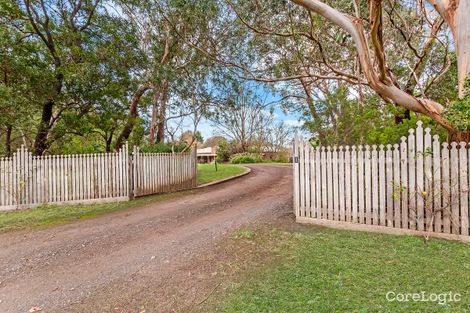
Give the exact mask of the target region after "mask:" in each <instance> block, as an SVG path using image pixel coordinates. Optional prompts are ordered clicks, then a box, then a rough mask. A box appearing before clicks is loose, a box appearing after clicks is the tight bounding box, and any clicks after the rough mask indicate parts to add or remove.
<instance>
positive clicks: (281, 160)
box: [271, 153, 289, 163]
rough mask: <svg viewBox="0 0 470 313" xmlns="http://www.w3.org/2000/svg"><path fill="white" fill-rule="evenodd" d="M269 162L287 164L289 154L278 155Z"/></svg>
mask: <svg viewBox="0 0 470 313" xmlns="http://www.w3.org/2000/svg"><path fill="white" fill-rule="evenodd" d="M271 161H273V162H275V163H289V154H287V153H278V154H276V155H275V156H274V157H273V158H272V159H271Z"/></svg>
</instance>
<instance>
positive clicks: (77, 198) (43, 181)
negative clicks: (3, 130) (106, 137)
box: [0, 144, 196, 210]
mask: <svg viewBox="0 0 470 313" xmlns="http://www.w3.org/2000/svg"><path fill="white" fill-rule="evenodd" d="M195 184H196V160H195V156H194V154H192V153H181V154H179V153H178V154H170V153H158V154H157V153H154V154H145V153H140V152H139V151H138V149H137V148H134V153H133V155H129V153H128V146H127V144H126V145H125V146H123V147H122V148H121V149H120V150H119V151H118V152H116V153H102V154H82V155H52V156H33V155H32V154H31V152H28V151H27V150H26V149H25V148H24V147H21V148H20V149H18V150H17V151H16V152H15V153H14V154H13V156H12V157H9V158H0V210H11V209H16V208H24V207H32V206H36V205H40V204H46V203H50V204H62V203H88V202H109V201H123V200H129V199H130V198H131V197H133V196H143V195H148V194H154V193H160V192H170V191H177V190H181V189H186V188H191V187H193V186H195Z"/></svg>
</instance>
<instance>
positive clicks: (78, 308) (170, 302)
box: [0, 165, 292, 313]
mask: <svg viewBox="0 0 470 313" xmlns="http://www.w3.org/2000/svg"><path fill="white" fill-rule="evenodd" d="M250 167H251V168H252V173H250V174H248V175H246V176H244V177H241V178H238V179H235V180H233V181H229V182H225V183H222V184H220V185H216V186H212V187H207V188H203V189H200V190H197V191H194V192H192V193H190V194H184V195H181V196H179V197H176V198H175V199H172V200H169V201H165V202H158V203H155V204H149V205H146V206H144V207H139V208H132V209H128V210H124V211H120V212H116V213H112V214H107V215H103V216H100V217H96V218H91V219H86V220H80V221H77V222H74V223H71V224H66V225H60V226H54V227H49V228H42V229H35V230H30V231H17V232H11V233H6V234H2V235H0V301H1V302H0V312H5V313H6V312H28V311H29V310H30V309H31V308H32V307H35V306H37V307H40V308H41V309H42V311H41V312H108V311H110V312H144V311H145V312H168V311H191V306H189V307H188V303H189V304H191V303H197V302H198V301H199V300H198V299H199V298H202V299H203V298H204V297H205V296H206V294H207V291H208V290H210V288H211V286H210V285H209V284H208V283H207V282H208V281H210V276H211V275H217V272H215V274H214V273H212V272H211V271H212V268H211V266H212V265H213V263H214V260H212V253H213V251H214V250H216V248H218V247H219V248H220V245H223V244H224V240H225V239H226V238H227V234H228V233H230V232H232V231H233V230H235V229H236V228H238V227H240V226H242V225H245V224H249V223H254V222H269V221H270V220H272V219H276V218H278V217H279V216H282V215H285V214H286V213H287V212H289V210H290V208H291V201H292V191H291V188H292V187H291V184H292V171H291V168H290V167H289V166H283V165H254V166H250ZM211 273H212V274H211ZM206 278H207V279H206ZM190 298H191V299H190Z"/></svg>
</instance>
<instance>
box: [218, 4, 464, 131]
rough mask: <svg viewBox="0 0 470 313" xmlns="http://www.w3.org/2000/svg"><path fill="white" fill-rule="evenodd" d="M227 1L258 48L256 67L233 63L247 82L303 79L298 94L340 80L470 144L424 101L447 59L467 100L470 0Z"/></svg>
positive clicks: (441, 108)
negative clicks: (426, 119)
mask: <svg viewBox="0 0 470 313" xmlns="http://www.w3.org/2000/svg"><path fill="white" fill-rule="evenodd" d="M227 3H228V5H229V6H230V7H231V8H232V10H233V11H234V12H235V14H236V15H237V17H238V20H239V22H240V23H241V24H243V25H244V26H245V27H247V29H250V30H251V31H252V32H253V34H254V35H253V38H256V40H257V41H261V42H262V43H256V44H255V46H256V47H257V49H258V51H259V52H260V53H259V54H258V55H259V57H260V58H259V60H258V62H257V63H256V66H255V67H250V66H247V65H246V64H237V67H238V68H239V69H241V70H242V72H244V73H245V75H246V76H247V77H248V78H251V79H255V80H259V81H265V82H279V81H289V82H295V80H298V81H299V80H300V82H299V84H298V85H297V86H298V87H300V88H303V87H304V85H308V86H314V87H315V84H316V82H319V81H322V80H328V81H332V80H337V81H343V82H346V83H349V84H351V85H352V86H354V88H356V89H357V93H358V95H359V96H361V94H362V92H363V91H366V92H371V91H373V92H375V93H376V94H377V95H379V96H380V98H381V99H382V101H384V102H386V103H392V104H394V105H397V106H399V107H402V108H404V109H406V110H410V111H413V112H416V113H419V114H424V115H427V116H429V117H430V118H431V119H432V120H434V121H435V122H436V123H438V124H439V125H441V126H442V127H444V128H445V129H446V130H447V131H448V132H449V134H450V135H451V136H452V137H454V138H455V139H457V140H459V139H469V138H468V135H469V133H468V132H466V131H461V130H460V129H457V128H456V125H455V123H454V122H453V121H452V120H449V119H448V117H447V116H446V106H448V104H447V103H439V102H437V101H436V100H435V99H433V98H431V97H429V96H428V94H430V91H431V89H432V88H434V87H435V86H436V85H437V82H440V81H441V80H442V78H443V77H444V76H445V74H446V73H447V72H448V71H449V69H450V68H451V66H452V54H455V55H456V59H457V68H458V86H459V87H458V94H459V96H460V97H463V96H464V95H465V91H464V87H463V86H464V80H465V77H466V75H467V74H468V71H469V66H468V63H469V62H468V49H469V47H468V42H470V40H469V36H470V35H469V34H470V32H469V31H468V28H469V26H468V24H470V23H469V22H468V19H466V18H464V14H465V12H468V7H469V3H468V1H460V2H455V1H445V0H442V1H440V0H439V1H429V2H428V3H424V2H422V1H420V0H417V1H399V0H394V1H393V0H390V1H381V0H374V1H372V0H371V1H368V2H367V3H366V2H364V1H329V2H328V3H326V2H322V1H320V0H305V1H302V0H293V1H290V2H285V1H271V2H259V1H249V2H248V1H236V2H235V1H233V2H232V1H230V0H227ZM429 4H431V5H432V6H431V5H429ZM433 7H434V8H435V10H433ZM263 36H264V37H269V38H270V39H269V40H266V39H264V40H263V39H262V38H261V37H263ZM263 52H265V53H263ZM301 80H304V82H302V81H301ZM304 89H305V88H304ZM455 89H456V91H457V88H455ZM455 94H457V92H455ZM308 97H309V95H307V98H308ZM454 98H455V96H454ZM449 100H452V99H449ZM403 117H404V118H406V112H405V116H403ZM403 117H402V118H403Z"/></svg>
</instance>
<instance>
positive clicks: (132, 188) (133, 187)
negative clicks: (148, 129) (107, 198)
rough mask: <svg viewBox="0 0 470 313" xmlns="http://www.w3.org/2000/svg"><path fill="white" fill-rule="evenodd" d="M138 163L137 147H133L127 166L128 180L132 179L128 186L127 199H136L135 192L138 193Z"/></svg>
mask: <svg viewBox="0 0 470 313" xmlns="http://www.w3.org/2000/svg"><path fill="white" fill-rule="evenodd" d="M138 163H139V147H137V146H135V145H134V148H133V151H132V156H131V158H130V162H128V164H129V170H130V173H129V179H131V177H132V183H131V184H129V197H131V198H135V197H137V195H138V194H137V192H138V184H139V182H138V177H137V175H138V174H139V172H138V165H139V164H138Z"/></svg>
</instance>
